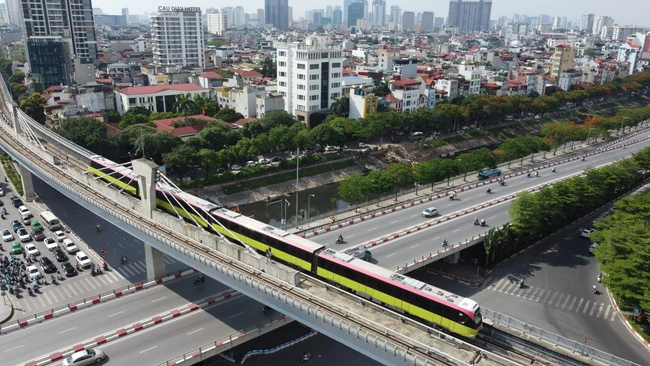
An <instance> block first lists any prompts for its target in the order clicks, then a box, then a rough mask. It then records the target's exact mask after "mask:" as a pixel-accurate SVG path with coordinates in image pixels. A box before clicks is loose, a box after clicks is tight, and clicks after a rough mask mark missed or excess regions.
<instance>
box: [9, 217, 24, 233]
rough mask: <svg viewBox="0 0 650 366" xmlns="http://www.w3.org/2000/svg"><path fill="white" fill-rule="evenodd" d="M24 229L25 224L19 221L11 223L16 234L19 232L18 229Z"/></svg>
mask: <svg viewBox="0 0 650 366" xmlns="http://www.w3.org/2000/svg"><path fill="white" fill-rule="evenodd" d="M23 227H24V226H23V224H22V223H21V222H20V221H18V220H14V221H12V222H11V228H12V229H14V233H15V232H17V231H18V229H22V228H23Z"/></svg>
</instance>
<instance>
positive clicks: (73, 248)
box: [63, 238, 79, 254]
mask: <svg viewBox="0 0 650 366" xmlns="http://www.w3.org/2000/svg"><path fill="white" fill-rule="evenodd" d="M63 249H65V251H66V252H68V253H70V254H72V253H76V252H78V251H79V248H77V244H75V243H74V242H73V241H72V240H70V239H68V238H65V239H63Z"/></svg>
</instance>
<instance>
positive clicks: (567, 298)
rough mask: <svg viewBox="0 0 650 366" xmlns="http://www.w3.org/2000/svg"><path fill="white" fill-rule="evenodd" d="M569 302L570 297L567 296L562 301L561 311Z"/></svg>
mask: <svg viewBox="0 0 650 366" xmlns="http://www.w3.org/2000/svg"><path fill="white" fill-rule="evenodd" d="M569 300H571V295H567V297H566V299H564V304H562V309H564V308H565V307H566V304H568V303H569ZM559 304H560V302H559V301H558V305H559Z"/></svg>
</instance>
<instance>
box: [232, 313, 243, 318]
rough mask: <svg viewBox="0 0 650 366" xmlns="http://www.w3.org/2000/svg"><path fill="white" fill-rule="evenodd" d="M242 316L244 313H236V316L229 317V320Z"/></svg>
mask: <svg viewBox="0 0 650 366" xmlns="http://www.w3.org/2000/svg"><path fill="white" fill-rule="evenodd" d="M242 314H244V313H243V312H242V313H237V314H235V315H233V316H231V317H230V319H232V318H235V317H238V316H240V315H242Z"/></svg>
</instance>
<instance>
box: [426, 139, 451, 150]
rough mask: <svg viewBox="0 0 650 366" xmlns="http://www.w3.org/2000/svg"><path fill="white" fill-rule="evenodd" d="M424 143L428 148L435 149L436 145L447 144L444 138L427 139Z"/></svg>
mask: <svg viewBox="0 0 650 366" xmlns="http://www.w3.org/2000/svg"><path fill="white" fill-rule="evenodd" d="M424 145H425V146H426V147H428V148H431V149H435V148H437V147H442V146H445V145H448V142H447V141H445V140H429V141H427V142H425V143H424Z"/></svg>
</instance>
